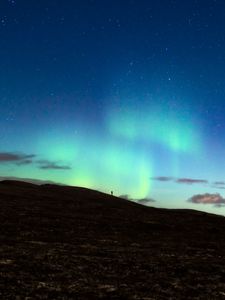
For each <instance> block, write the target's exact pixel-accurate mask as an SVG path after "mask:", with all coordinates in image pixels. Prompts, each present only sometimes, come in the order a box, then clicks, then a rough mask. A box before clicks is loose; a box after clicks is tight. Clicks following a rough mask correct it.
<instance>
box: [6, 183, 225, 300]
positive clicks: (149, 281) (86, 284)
mask: <svg viewBox="0 0 225 300" xmlns="http://www.w3.org/2000/svg"><path fill="white" fill-rule="evenodd" d="M0 220H1V227H0V299H4V300H6V299H16V300H20V299H27V300H28V299H65V300H67V299H87V300H89V299H90V300H91V299H105V300H106V299H107V300H108V299H109V300H110V299H121V300H123V299H124V300H125V299H143V300H147V299H204V300H206V299H211V300H214V299H225V218H224V217H221V216H216V215H210V214H206V213H201V212H197V211H191V210H186V211H185V210H166V209H156V208H148V207H145V206H141V205H138V204H135V203H132V202H129V201H126V200H123V199H120V198H116V197H113V196H110V195H106V194H102V193H99V192H96V191H91V190H88V189H82V188H72V187H63V186H54V185H43V186H36V185H32V184H28V183H20V182H13V181H5V182H1V183H0Z"/></svg>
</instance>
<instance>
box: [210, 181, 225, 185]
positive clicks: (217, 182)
mask: <svg viewBox="0 0 225 300" xmlns="http://www.w3.org/2000/svg"><path fill="white" fill-rule="evenodd" d="M213 184H215V185H225V181H215V182H213Z"/></svg>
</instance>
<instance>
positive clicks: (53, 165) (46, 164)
mask: <svg viewBox="0 0 225 300" xmlns="http://www.w3.org/2000/svg"><path fill="white" fill-rule="evenodd" d="M37 163H38V164H39V169H42V170H71V167H70V166H67V165H59V164H58V163H57V162H53V161H49V160H39V161H38V162H37Z"/></svg>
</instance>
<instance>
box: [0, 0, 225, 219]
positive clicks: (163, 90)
mask: <svg viewBox="0 0 225 300" xmlns="http://www.w3.org/2000/svg"><path fill="white" fill-rule="evenodd" d="M0 104H1V106H0V112H1V113H0V141H1V142H0V176H1V178H5V177H10V178H11V177H13V178H14V177H15V178H17V177H20V178H32V179H36V180H43V181H53V182H56V183H63V184H69V185H76V186H84V187H89V188H93V189H97V190H101V191H104V192H107V193H110V191H111V190H113V192H114V194H115V195H117V196H119V195H124V197H126V198H128V197H129V198H131V199H133V200H138V199H139V200H140V199H142V203H147V204H149V205H152V206H156V207H168V208H194V209H198V210H204V211H210V212H214V213H218V214H225V206H224V205H225V2H224V0H218V1H216V0H211V1H209V0H204V1H203V0H202V1H200V0H199V1H198V0H184V1H178V0H173V1H172V0H170V1H169V0H164V1H163V0H162V1H149V0H130V1H128V0H123V1H121V0H120V1H119V0H113V1H107V0H102V1H100V0H99V1H97V0H89V1H88V0H76V1H68V0H67V1H66V0H65V1H59V0H51V1H50V0H38V1H37V0H29V1H27V0H14V1H13V0H11V1H7V0H2V1H1V3H0ZM37 182H38V181H37Z"/></svg>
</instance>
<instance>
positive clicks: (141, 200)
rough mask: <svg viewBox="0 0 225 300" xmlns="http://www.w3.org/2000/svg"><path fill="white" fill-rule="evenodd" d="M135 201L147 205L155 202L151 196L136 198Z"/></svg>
mask: <svg viewBox="0 0 225 300" xmlns="http://www.w3.org/2000/svg"><path fill="white" fill-rule="evenodd" d="M137 202H138V203H139V204H142V205H149V204H150V203H152V202H155V200H154V199H151V198H143V199H139V200H137Z"/></svg>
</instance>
